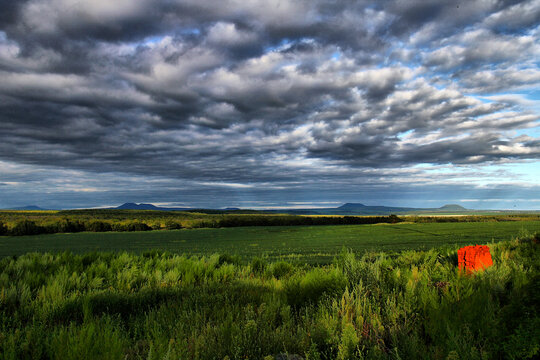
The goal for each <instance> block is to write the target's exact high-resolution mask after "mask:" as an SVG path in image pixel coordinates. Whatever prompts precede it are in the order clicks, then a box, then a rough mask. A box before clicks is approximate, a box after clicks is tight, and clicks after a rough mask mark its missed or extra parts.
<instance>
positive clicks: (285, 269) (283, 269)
mask: <svg viewBox="0 0 540 360" xmlns="http://www.w3.org/2000/svg"><path fill="white" fill-rule="evenodd" d="M292 270H293V266H292V265H291V264H289V263H288V262H285V261H278V262H276V263H273V264H272V276H273V277H275V278H276V279H281V278H282V277H285V276H287V275H289V274H290V273H291V272H292Z"/></svg>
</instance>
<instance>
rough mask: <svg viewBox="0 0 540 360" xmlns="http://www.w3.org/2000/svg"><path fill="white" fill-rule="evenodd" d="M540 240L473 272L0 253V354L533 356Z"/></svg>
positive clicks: (394, 263) (508, 249) (389, 259)
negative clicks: (482, 269) (16, 255)
mask: <svg viewBox="0 0 540 360" xmlns="http://www.w3.org/2000/svg"><path fill="white" fill-rule="evenodd" d="M21 240H22V239H21ZM537 242H538V237H537V235H536V238H534V237H533V236H527V235H525V234H523V235H522V237H521V238H520V239H514V240H508V241H502V242H498V243H492V244H490V245H489V247H490V250H491V253H492V255H493V260H494V265H493V266H492V267H490V268H488V269H487V270H486V271H484V272H481V273H478V274H477V275H473V276H468V275H465V274H463V273H460V272H459V271H458V270H457V257H456V250H457V248H458V247H457V246H454V247H445V248H444V249H430V250H428V251H413V250H407V251H403V252H401V253H399V254H397V255H391V256H390V255H388V254H386V253H384V252H363V253H357V252H356V251H350V250H343V251H341V252H340V254H338V256H336V258H335V260H334V261H333V262H332V263H331V264H327V265H319V266H309V265H300V264H296V265H294V264H291V263H289V262H284V261H275V262H273V261H267V260H265V259H261V258H259V257H254V258H252V259H251V261H248V262H246V261H240V260H239V259H237V258H234V257H230V256H223V255H222V256H220V255H217V254H216V255H211V256H203V257H190V256H186V255H175V254H171V253H163V252H157V251H154V252H149V253H143V254H140V255H136V254H133V253H126V252H124V253H103V252H101V253H90V254H80V255H76V254H72V253H67V252H66V253H61V254H55V255H52V254H38V253H29V254H25V255H23V256H20V257H16V258H15V257H5V258H3V259H1V260H0V358H2V359H62V360H66V359H119V360H120V359H156V360H157V359H265V360H269V359H286V358H288V359H527V358H533V357H535V356H537V355H538V354H539V344H540V316H539V315H540V314H539V308H538V304H539V303H540V289H539V287H540V247H539V245H538V243H537ZM285 354H288V355H285Z"/></svg>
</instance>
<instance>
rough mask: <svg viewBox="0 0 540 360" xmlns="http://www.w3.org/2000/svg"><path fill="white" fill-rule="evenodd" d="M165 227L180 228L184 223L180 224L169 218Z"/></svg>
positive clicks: (170, 228)
mask: <svg viewBox="0 0 540 360" xmlns="http://www.w3.org/2000/svg"><path fill="white" fill-rule="evenodd" d="M165 228H166V229H167V230H178V229H181V228H182V224H179V223H177V222H176V221H172V220H169V221H167V222H166V223H165Z"/></svg>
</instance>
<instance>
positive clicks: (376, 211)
mask: <svg viewBox="0 0 540 360" xmlns="http://www.w3.org/2000/svg"><path fill="white" fill-rule="evenodd" d="M112 209H117V210H158V211H191V212H193V211H196V212H201V213H208V214H220V213H228V212H234V213H263V214H291V215H390V214H396V215H405V214H436V213H463V212H470V211H471V210H468V209H466V208H464V207H463V206H460V205H455V204H449V205H444V206H442V207H440V208H410V207H392V206H369V205H364V204H360V203H346V204H343V205H341V206H339V207H337V208H315V209H313V208H310V209H279V210H278V209H275V210H274V209H268V210H249V209H240V208H235V207H228V208H225V209H193V208H168V207H159V206H155V205H152V204H144V203H139V204H137V203H125V204H122V205H120V206H118V207H116V208H112Z"/></svg>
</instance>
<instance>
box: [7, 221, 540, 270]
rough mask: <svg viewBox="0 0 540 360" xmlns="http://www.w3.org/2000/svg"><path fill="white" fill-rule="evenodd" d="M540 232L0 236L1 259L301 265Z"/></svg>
mask: <svg viewBox="0 0 540 360" xmlns="http://www.w3.org/2000/svg"><path fill="white" fill-rule="evenodd" d="M522 232H530V233H534V232H540V221H486V222H457V223H421V224H414V223H398V224H374V225H329V226H253V227H231V228H222V229H214V228H211V229H189V230H188V229H181V230H162V231H143V232H130V233H123V232H105V233H92V232H80V233H66V234H51V235H31V236H4V237H1V238H0V257H2V256H11V255H22V254H25V253H27V252H32V251H39V252H51V253H58V252H63V251H66V250H69V251H72V252H74V253H79V254H84V253H87V252H92V251H129V252H135V253H139V254H140V253H143V252H146V251H151V250H166V251H169V252H173V253H179V254H181V253H185V254H191V255H197V256H209V255H211V254H213V253H216V252H217V253H222V254H225V253H227V254H231V255H234V256H239V257H240V258H242V259H245V260H249V259H251V258H253V257H255V256H259V257H265V258H267V259H269V260H272V261H274V260H287V261H292V262H298V263H305V262H309V263H319V264H320V263H329V262H331V261H332V259H333V258H334V257H335V256H336V255H337V254H338V253H339V252H340V251H341V248H342V247H343V246H345V247H347V248H349V249H351V250H353V251H355V252H357V253H363V252H365V251H375V250H376V251H386V252H395V251H403V250H427V249H430V248H433V247H440V246H445V245H450V246H454V245H456V246H459V245H461V246H464V245H469V244H471V243H473V244H474V243H485V242H497V241H504V240H508V239H510V238H511V237H512V236H515V235H516V234H520V233H522Z"/></svg>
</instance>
